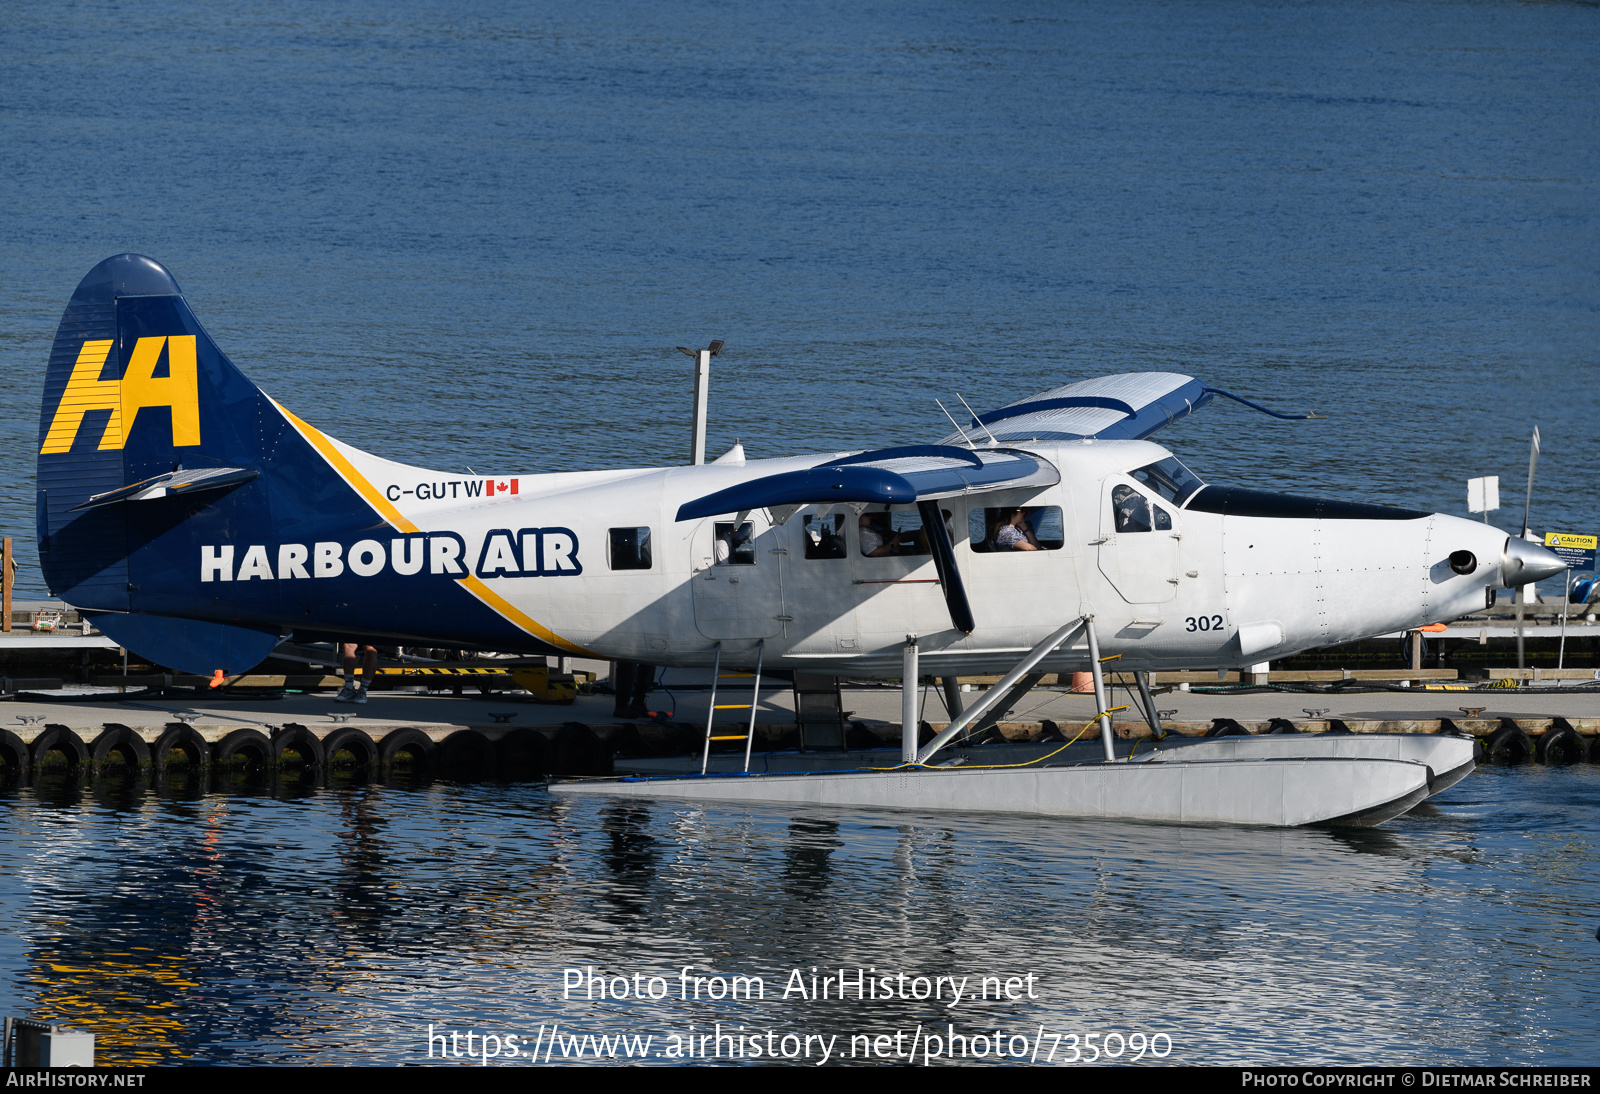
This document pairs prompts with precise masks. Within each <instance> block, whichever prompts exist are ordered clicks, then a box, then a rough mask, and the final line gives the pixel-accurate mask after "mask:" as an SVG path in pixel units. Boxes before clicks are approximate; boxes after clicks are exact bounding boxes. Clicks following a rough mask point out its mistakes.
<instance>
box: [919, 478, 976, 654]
mask: <svg viewBox="0 0 1600 1094" xmlns="http://www.w3.org/2000/svg"><path fill="white" fill-rule="evenodd" d="M917 512H918V513H920V514H921V515H922V527H923V529H924V530H925V531H926V532H927V533H928V547H929V549H930V550H932V552H933V568H934V571H935V572H936V573H937V574H938V575H939V586H940V587H941V588H942V589H944V602H945V605H946V606H947V607H948V608H949V609H950V622H952V623H954V624H955V626H956V630H958V631H960V632H961V633H962V634H971V633H972V632H973V630H974V629H975V627H976V624H974V623H973V621H972V605H970V604H969V603H967V589H966V586H965V585H963V584H962V583H961V571H960V570H958V569H956V550H955V545H954V544H952V543H951V542H950V528H949V526H948V525H946V524H945V522H944V514H943V513H942V512H940V511H939V503H938V502H936V501H919V502H917Z"/></svg>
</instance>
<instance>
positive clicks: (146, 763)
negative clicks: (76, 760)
mask: <svg viewBox="0 0 1600 1094" xmlns="http://www.w3.org/2000/svg"><path fill="white" fill-rule="evenodd" d="M117 752H121V753H122V754H123V755H124V756H126V757H127V758H128V759H129V760H131V761H132V764H131V766H132V768H133V770H135V771H148V770H150V746H149V745H147V744H145V743H144V738H143V737H141V736H139V735H138V734H137V733H135V732H134V731H133V730H132V729H129V728H128V727H127V726H125V725H120V724H118V723H116V722H109V723H107V724H106V727H105V729H104V730H102V731H101V733H100V736H98V737H96V738H95V739H94V744H93V745H92V746H91V747H90V749H89V762H90V763H91V764H92V765H93V770H94V773H95V774H96V775H104V774H105V773H106V768H107V767H108V766H109V765H110V762H111V756H112V754H113V753H117Z"/></svg>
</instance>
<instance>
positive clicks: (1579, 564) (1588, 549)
mask: <svg viewBox="0 0 1600 1094" xmlns="http://www.w3.org/2000/svg"><path fill="white" fill-rule="evenodd" d="M1544 545H1545V547H1546V548H1547V549H1548V550H1551V551H1554V552H1555V554H1556V557H1557V558H1559V559H1561V561H1562V562H1565V563H1566V564H1567V565H1568V566H1569V567H1570V568H1572V569H1574V570H1589V571H1593V570H1594V553H1595V547H1596V546H1600V536H1580V535H1578V534H1577V533H1575V532H1546V533H1545V534H1544Z"/></svg>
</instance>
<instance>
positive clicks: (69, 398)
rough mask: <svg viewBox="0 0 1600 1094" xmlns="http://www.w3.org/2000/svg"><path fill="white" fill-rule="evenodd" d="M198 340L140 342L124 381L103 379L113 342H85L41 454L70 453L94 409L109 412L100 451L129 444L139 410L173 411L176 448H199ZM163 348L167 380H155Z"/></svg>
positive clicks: (188, 336) (164, 338)
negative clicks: (196, 365) (156, 407)
mask: <svg viewBox="0 0 1600 1094" xmlns="http://www.w3.org/2000/svg"><path fill="white" fill-rule="evenodd" d="M194 338H195V336H194V335H192V334H182V335H173V336H172V337H167V336H165V335H161V336H158V337H155V338H141V339H139V341H138V342H137V343H136V344H135V345H134V347H133V353H132V354H131V355H130V356H129V357H128V369H127V371H126V372H125V373H124V374H123V376H122V379H120V380H102V379H100V370H101V369H102V368H104V367H105V363H106V358H107V357H108V356H109V355H110V353H111V340H110V339H109V338H108V339H106V340H104V341H94V342H85V343H84V344H83V349H82V350H80V351H79V352H78V363H77V364H75V365H73V366H72V377H71V378H70V379H69V380H68V381H67V390H66V391H65V392H63V393H62V396H61V403H60V405H58V406H57V407H56V416H55V418H54V419H52V420H51V422H50V430H49V432H48V433H46V434H45V438H44V447H43V448H41V449H39V455H41V456H48V455H50V454H51V453H56V452H70V451H72V442H73V440H74V439H75V438H76V437H77V436H78V426H80V425H82V424H83V416H84V415H85V414H87V413H88V412H89V411H91V410H109V411H111V417H110V419H109V420H108V421H107V422H106V431H105V433H103V434H102V435H101V437H100V448H99V450H100V451H101V452H106V451H109V450H112V449H119V448H121V447H122V446H123V445H124V444H126V443H127V440H128V434H129V433H130V432H132V431H133V422H134V419H136V418H137V417H138V416H139V411H141V410H143V409H144V408H145V407H150V406H165V407H171V408H172V444H173V447H175V448H181V447H185V446H189V445H196V444H199V443H200V394H199V387H198V382H197V380H196V377H195V371H196V370H195V350H194ZM163 347H165V348H166V351H167V375H165V376H157V375H155V371H156V366H157V365H158V364H160V362H161V350H162V348H163Z"/></svg>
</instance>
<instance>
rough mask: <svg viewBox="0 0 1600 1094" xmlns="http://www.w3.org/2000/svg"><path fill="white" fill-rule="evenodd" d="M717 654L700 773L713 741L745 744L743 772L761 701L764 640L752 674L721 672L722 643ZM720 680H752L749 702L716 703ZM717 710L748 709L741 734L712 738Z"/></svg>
mask: <svg viewBox="0 0 1600 1094" xmlns="http://www.w3.org/2000/svg"><path fill="white" fill-rule="evenodd" d="M715 648H716V651H717V655H716V658H715V660H713V661H712V664H711V705H710V707H709V709H708V710H707V711H706V741H705V748H704V750H703V751H702V752H701V753H700V774H702V775H704V774H705V773H706V768H707V767H708V766H709V765H710V763H711V742H712V741H743V742H744V770H745V771H749V770H750V746H751V745H752V744H753V743H754V742H755V739H756V707H757V706H758V705H759V704H760V701H761V661H762V658H763V657H764V656H765V655H766V652H767V642H766V639H762V640H761V641H760V642H758V643H756V671H755V672H726V673H725V672H723V671H722V643H721V642H718V643H717V644H716V647H715ZM723 680H752V681H753V683H752V684H751V685H750V701H749V702H748V703H718V702H717V686H718V684H719V683H720V682H721V681H723ZM719 710H748V711H749V712H750V722H749V725H748V726H746V727H745V732H744V733H743V734H733V735H729V736H713V735H712V733H713V728H712V726H713V723H715V722H716V720H717V711H719Z"/></svg>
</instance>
